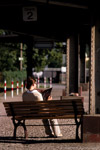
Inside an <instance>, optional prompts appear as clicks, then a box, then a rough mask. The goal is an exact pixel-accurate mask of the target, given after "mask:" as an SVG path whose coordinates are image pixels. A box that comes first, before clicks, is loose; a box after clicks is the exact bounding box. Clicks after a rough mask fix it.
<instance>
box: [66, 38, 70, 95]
mask: <svg viewBox="0 0 100 150" xmlns="http://www.w3.org/2000/svg"><path fill="white" fill-rule="evenodd" d="M69 53H70V39H67V41H66V95H69Z"/></svg>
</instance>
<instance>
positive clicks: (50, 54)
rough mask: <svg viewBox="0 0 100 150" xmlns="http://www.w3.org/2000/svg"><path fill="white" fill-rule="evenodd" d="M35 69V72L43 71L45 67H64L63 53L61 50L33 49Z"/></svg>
mask: <svg viewBox="0 0 100 150" xmlns="http://www.w3.org/2000/svg"><path fill="white" fill-rule="evenodd" d="M32 59H33V62H32V64H33V68H34V69H35V71H37V72H38V71H41V70H43V69H44V68H45V66H48V67H52V68H59V67H61V66H62V51H61V49H56V48H55V49H52V50H49V49H42V50H39V49H33V56H32Z"/></svg>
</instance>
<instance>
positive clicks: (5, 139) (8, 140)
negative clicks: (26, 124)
mask: <svg viewBox="0 0 100 150" xmlns="http://www.w3.org/2000/svg"><path fill="white" fill-rule="evenodd" d="M0 143H21V144H38V143H81V140H80V141H77V140H75V139H61V138H56V139H54V138H48V137H47V138H46V137H29V138H28V139H25V138H23V137H18V138H16V139H15V138H13V137H10V136H6V137H0Z"/></svg>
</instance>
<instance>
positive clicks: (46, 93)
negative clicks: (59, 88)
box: [41, 88, 52, 101]
mask: <svg viewBox="0 0 100 150" xmlns="http://www.w3.org/2000/svg"><path fill="white" fill-rule="evenodd" d="M51 91H52V88H49V89H46V90H44V91H42V92H41V94H42V96H43V100H44V101H47V100H48V97H49V96H50V95H51Z"/></svg>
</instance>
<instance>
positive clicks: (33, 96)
mask: <svg viewBox="0 0 100 150" xmlns="http://www.w3.org/2000/svg"><path fill="white" fill-rule="evenodd" d="M22 99H23V101H28V100H29V101H43V97H42V94H41V93H40V92H39V91H38V90H36V81H35V79H34V78H32V77H29V78H28V80H27V91H25V92H24V93H23V95H22ZM48 100H52V97H51V96H49V97H48ZM42 121H43V124H44V127H45V132H46V134H47V135H49V137H61V136H62V134H61V131H60V128H59V126H55V125H57V124H58V121H57V119H43V120H42Z"/></svg>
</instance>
